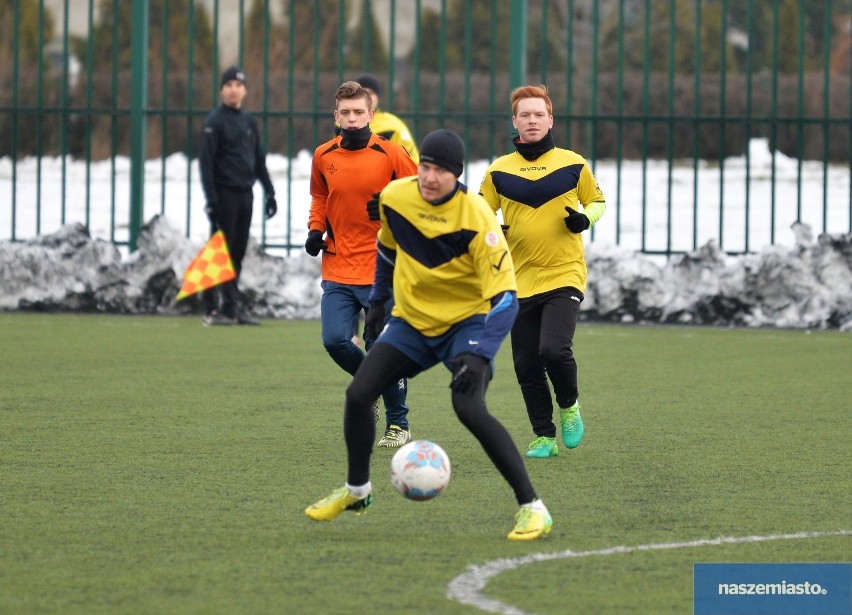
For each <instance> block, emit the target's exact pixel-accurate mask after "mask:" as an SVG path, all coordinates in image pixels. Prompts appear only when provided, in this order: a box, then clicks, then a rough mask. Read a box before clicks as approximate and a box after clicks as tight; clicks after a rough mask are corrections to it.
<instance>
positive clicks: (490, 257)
mask: <svg viewBox="0 0 852 615" xmlns="http://www.w3.org/2000/svg"><path fill="white" fill-rule="evenodd" d="M380 211H381V220H382V226H381V229H380V230H379V236H378V241H379V244H380V245H381V246H384V247H385V248H387V249H389V250H394V251H396V263H395V266H394V271H393V295H394V301H395V305H394V308H393V312H392V314H393V315H394V316H397V317H399V318H402V319H403V320H405V321H406V322H408V323H409V324H410V325H411V326H412V327H414V328H415V329H417V330H418V331H420V332H421V333H423V334H424V335H426V336H429V337H434V336H437V335H441V334H443V333H445V332H446V331H447V330H448V329H449V328H450V327H451V326H452V325H454V324H456V323H458V322H461V321H462V320H465V319H466V318H469V317H471V316H474V315H476V314H483V315H484V314H487V313H488V311H489V310H490V309H491V303H490V300H491V298H492V297H494V296H496V295H498V294H499V293H502V292H505V291H509V290H511V291H514V290H517V285H516V282H515V271H514V267H513V264H512V257H511V255H510V253H509V249H508V246H507V245H506V240H505V238H504V237H503V232H502V231H501V230H500V225H499V224H498V223H497V219H496V217H495V216H494V214H493V212H492V211H491V210H490V209H489V208H488V205H487V204H486V203H485V201H483V200H482V198H481V197H479V196H478V195H476V194H473V193H471V192H468V189H467V187H466V186H464V184H461V183H459V184H457V190H456V191H455V193H454V194H453V195H452V197H451V198H449V199H448V200H446V201H444V202H443V203H441V204H439V205H433V204H431V203H429V202H428V201H425V200H424V199H423V197H422V196H420V191H419V189H418V187H417V178H416V177H408V178H404V179H399V180H396V181H392V182H391V183H389V184H388V185H387V187H386V188H385V189H384V190H383V191H382V194H381V199H380Z"/></svg>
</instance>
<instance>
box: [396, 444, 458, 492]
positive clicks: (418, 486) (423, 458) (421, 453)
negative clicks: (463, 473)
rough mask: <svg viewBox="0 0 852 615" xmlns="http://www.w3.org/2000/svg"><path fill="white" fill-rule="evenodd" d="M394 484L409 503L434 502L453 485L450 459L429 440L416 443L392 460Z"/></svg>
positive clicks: (399, 452) (408, 445)
mask: <svg viewBox="0 0 852 615" xmlns="http://www.w3.org/2000/svg"><path fill="white" fill-rule="evenodd" d="M390 474H391V476H390V477H391V482H392V483H393V486H394V487H396V490H397V491H399V492H400V493H401V494H402V495H404V496H405V497H407V498H408V499H409V500H418V501H424V500H431V499H432V498H434V497H436V496H439V495H441V492H442V491H443V490H444V488H445V487H446V486H447V483H449V482H450V458H449V457H448V456H447V453H445V452H444V449H442V448H441V447H440V446H438V445H437V444H435V443H434V442H429V441H428V440H414V441H413V442H409V443H408V444H406V445H405V446H403V447H402V448H400V449H399V450H398V451H397V452H396V454H394V456H393V459H392V460H391V472H390Z"/></svg>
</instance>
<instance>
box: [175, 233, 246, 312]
mask: <svg viewBox="0 0 852 615" xmlns="http://www.w3.org/2000/svg"><path fill="white" fill-rule="evenodd" d="M235 277H237V273H236V271H234V263H232V262H231V253H230V252H229V251H228V242H227V241H225V234H224V233H223V232H222V231H216V232H215V233H213V236H212V237H210V240H209V241H208V242H207V244H206V245H205V246H204V247H203V248H201V251H200V252H199V253H198V254H196V256H195V258H193V259H192V262H191V263H190V264H189V267H187V268H186V273H184V274H183V286H181V289H180V292H178V294H177V301H180V300H181V299H183V298H185V297H189V296H190V295H194V294H195V293H197V292H200V291H202V290H207V289H208V288H212V287H214V286H216V285H217V284H222V283H224V282H227V281H228V280H233V279H234V278H235Z"/></svg>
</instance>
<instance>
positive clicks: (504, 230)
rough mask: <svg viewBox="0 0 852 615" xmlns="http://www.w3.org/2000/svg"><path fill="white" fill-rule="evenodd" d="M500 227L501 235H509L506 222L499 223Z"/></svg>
mask: <svg viewBox="0 0 852 615" xmlns="http://www.w3.org/2000/svg"><path fill="white" fill-rule="evenodd" d="M500 228H501V229H503V237H508V236H509V225H508V224H501V225H500Z"/></svg>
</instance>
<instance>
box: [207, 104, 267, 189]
mask: <svg viewBox="0 0 852 615" xmlns="http://www.w3.org/2000/svg"><path fill="white" fill-rule="evenodd" d="M198 164H199V167H200V169H201V184H202V186H203V188H204V195H205V197H206V198H207V202H208V203H211V204H215V203H217V202H218V200H219V196H218V190H219V189H220V188H223V187H224V188H233V189H240V190H247V189H251V187H252V186H253V185H254V182H255V181H256V180H260V183H261V184H263V189H264V190H265V191H266V194H267V195H272V194H275V188H273V186H272V181H270V179H269V171H268V170H267V169H266V153H265V152H264V151H263V148H262V147H261V146H260V134H259V132H258V129H257V120H255V119H254V117H252V116H251V115H250V114H249V113H247V112H245V111H242V110H240V109H234V108H232V107H228V106H227V105H220V106H219V108H217V109H216V110H214V111H213V112H211V113H210V115H208V116H207V118H206V119H205V120H204V131H203V133H202V135H201V151H200V152H199V155H198Z"/></svg>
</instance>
